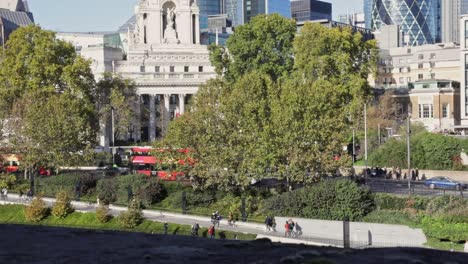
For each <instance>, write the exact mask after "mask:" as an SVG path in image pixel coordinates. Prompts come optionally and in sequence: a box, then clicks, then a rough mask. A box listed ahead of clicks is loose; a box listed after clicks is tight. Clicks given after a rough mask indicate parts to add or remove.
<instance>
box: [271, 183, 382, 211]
mask: <svg viewBox="0 0 468 264" xmlns="http://www.w3.org/2000/svg"><path fill="white" fill-rule="evenodd" d="M264 207H265V209H266V210H269V211H270V212H272V213H274V214H276V215H281V216H295V217H306V218H315V219H327V220H343V219H344V218H348V219H349V220H357V219H361V218H362V217H364V216H365V215H366V214H368V213H369V212H371V211H372V210H373V208H374V197H373V195H372V193H371V192H370V190H369V189H367V188H362V187H359V186H358V185H357V184H356V183H354V182H352V181H349V180H336V181H335V180H332V181H322V182H320V183H318V184H316V185H314V186H311V187H305V188H301V189H298V190H294V191H292V192H288V193H284V194H282V195H279V196H274V197H271V198H269V199H268V200H266V201H265V206H264Z"/></svg>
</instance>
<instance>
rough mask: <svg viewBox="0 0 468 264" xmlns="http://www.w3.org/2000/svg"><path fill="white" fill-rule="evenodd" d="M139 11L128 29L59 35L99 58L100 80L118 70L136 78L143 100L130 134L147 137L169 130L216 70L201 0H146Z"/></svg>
mask: <svg viewBox="0 0 468 264" xmlns="http://www.w3.org/2000/svg"><path fill="white" fill-rule="evenodd" d="M134 13H135V18H136V19H135V21H134V23H133V24H129V25H128V26H127V30H126V31H127V32H124V33H123V32H122V31H120V32H110V33H82V35H77V34H75V37H71V36H70V35H71V34H73V33H59V34H58V37H59V38H62V39H65V40H67V41H70V42H72V43H73V44H74V45H75V47H76V48H77V50H79V52H80V53H81V54H82V55H83V56H84V57H86V58H89V59H91V60H92V61H93V65H92V69H93V73H94V74H95V76H96V78H97V79H99V78H100V77H101V76H102V74H103V73H104V72H113V73H116V74H120V75H121V76H123V77H124V78H128V79H132V80H134V82H135V84H136V88H137V93H138V95H139V98H140V99H139V102H137V103H136V104H135V110H136V112H137V118H136V120H135V121H134V122H133V125H132V127H130V128H129V134H128V135H127V139H132V140H134V141H135V142H138V141H143V142H147V141H154V140H156V139H157V138H159V137H161V136H162V135H164V133H165V132H166V129H167V127H168V124H169V122H170V120H171V119H173V118H176V117H177V116H179V115H182V114H184V112H185V109H186V104H187V102H188V101H189V99H190V97H191V96H192V95H193V94H195V93H197V91H198V87H199V86H200V85H201V84H203V83H205V82H206V81H208V80H209V79H211V78H213V77H215V76H216V74H215V72H214V68H213V67H212V66H211V63H210V59H209V51H208V49H207V46H204V45H201V44H200V25H199V8H198V6H197V1H195V0H140V1H139V3H138V5H137V6H136V7H135V12H134ZM93 34H94V35H93ZM112 37H115V38H119V41H120V43H121V47H116V46H115V45H113V44H111V43H118V41H109V39H111V40H112ZM93 38H94V39H93ZM90 39H93V40H90ZM106 39H107V40H108V41H106ZM119 50H120V51H121V52H119ZM106 131H109V128H108V127H105V124H102V125H101V139H100V144H101V146H103V147H108V146H109V144H110V142H109V137H108V136H105V135H108V134H109V133H106Z"/></svg>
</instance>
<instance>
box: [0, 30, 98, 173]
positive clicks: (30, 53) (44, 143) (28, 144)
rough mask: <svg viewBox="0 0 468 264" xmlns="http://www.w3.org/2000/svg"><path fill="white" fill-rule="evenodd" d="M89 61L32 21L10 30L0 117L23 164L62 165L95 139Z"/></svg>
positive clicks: (0, 71)
mask: <svg viewBox="0 0 468 264" xmlns="http://www.w3.org/2000/svg"><path fill="white" fill-rule="evenodd" d="M89 65H90V62H89V61H87V60H85V59H83V58H82V57H80V56H78V55H77V54H76V52H75V50H74V48H73V46H72V45H71V44H70V43H66V42H64V41H61V40H57V39H56V38H55V34H54V33H53V32H51V31H44V30H42V29H41V28H40V27H38V26H28V27H22V28H20V29H18V30H16V31H15V32H14V33H13V34H11V36H10V39H9V40H8V42H7V43H6V48H5V49H4V50H3V52H2V55H1V61H0V96H1V97H2V99H3V100H1V106H0V118H2V119H3V120H4V125H5V126H6V127H5V130H4V131H6V133H7V134H8V137H9V140H10V143H11V144H12V145H13V146H14V147H15V148H16V149H17V150H19V151H22V152H24V154H23V157H24V159H23V164H24V165H25V166H26V167H27V168H32V167H33V166H34V165H38V164H40V165H46V166H58V165H64V164H65V163H66V161H67V160H69V159H70V158H71V156H72V155H76V154H77V153H78V152H81V151H84V150H86V149H89V148H90V146H91V145H92V144H93V143H94V141H95V139H96V130H97V126H96V125H95V124H96V123H97V122H96V121H95V120H96V113H95V104H94V95H95V82H94V76H93V74H92V73H91V70H90V67H89Z"/></svg>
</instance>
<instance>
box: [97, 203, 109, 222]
mask: <svg viewBox="0 0 468 264" xmlns="http://www.w3.org/2000/svg"><path fill="white" fill-rule="evenodd" d="M111 218H112V216H111V215H110V214H109V208H107V206H104V205H99V206H98V208H96V220H98V222H99V223H107V222H109V220H110V219H111Z"/></svg>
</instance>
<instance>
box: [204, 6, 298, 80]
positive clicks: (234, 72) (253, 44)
mask: <svg viewBox="0 0 468 264" xmlns="http://www.w3.org/2000/svg"><path fill="white" fill-rule="evenodd" d="M295 34H296V22H295V21H294V20H292V19H287V18H285V17H283V16H281V15H279V14H273V15H258V16H256V17H254V18H252V20H251V22H250V23H247V24H244V25H241V26H238V27H236V29H235V32H234V34H233V35H232V37H230V38H229V39H228V41H227V43H226V49H225V48H223V47H220V46H211V48H210V50H211V51H212V54H211V62H212V64H213V65H214V66H215V68H216V72H217V73H218V74H221V73H224V74H225V78H226V80H230V81H232V80H237V79H239V78H240V77H242V75H244V74H246V73H248V72H251V71H254V70H256V71H259V72H261V73H265V74H267V75H269V76H270V77H271V78H272V79H273V80H277V79H278V78H280V77H281V76H284V75H287V74H288V73H290V72H291V70H292V68H293V65H294V59H293V41H294V35H295Z"/></svg>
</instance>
